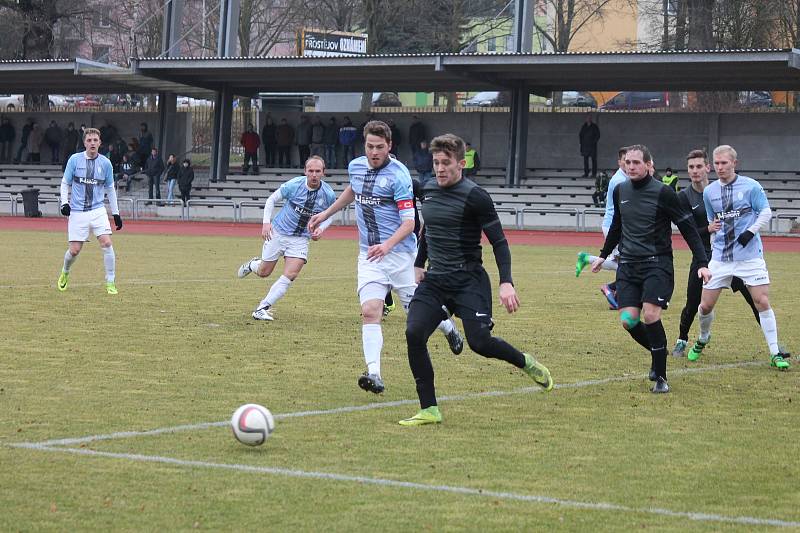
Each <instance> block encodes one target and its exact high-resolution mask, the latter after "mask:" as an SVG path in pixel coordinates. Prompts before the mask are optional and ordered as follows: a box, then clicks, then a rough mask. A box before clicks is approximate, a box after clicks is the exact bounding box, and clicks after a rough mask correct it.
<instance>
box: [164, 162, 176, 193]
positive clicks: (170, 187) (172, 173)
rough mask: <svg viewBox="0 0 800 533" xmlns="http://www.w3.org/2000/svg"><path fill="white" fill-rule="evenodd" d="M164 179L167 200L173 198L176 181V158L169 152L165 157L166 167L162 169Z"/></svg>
mask: <svg viewBox="0 0 800 533" xmlns="http://www.w3.org/2000/svg"><path fill="white" fill-rule="evenodd" d="M164 179H165V180H166V181H167V200H174V199H175V184H176V183H177V182H178V159H177V158H176V157H175V154H169V157H168V158H167V169H166V170H165V171H164Z"/></svg>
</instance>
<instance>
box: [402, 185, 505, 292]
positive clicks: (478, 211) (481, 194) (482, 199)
mask: <svg viewBox="0 0 800 533" xmlns="http://www.w3.org/2000/svg"><path fill="white" fill-rule="evenodd" d="M422 218H423V220H424V226H423V229H422V236H421V238H420V245H419V251H418V252H417V259H416V262H415V263H414V264H415V266H417V267H420V268H422V267H424V266H425V261H426V260H427V261H428V272H430V273H435V274H448V273H452V272H459V271H470V270H476V269H477V268H482V263H483V259H482V253H481V232H483V233H484V234H486V237H487V238H488V239H489V242H490V243H491V244H492V247H493V251H494V258H495V262H496V263H497V269H498V270H499V272H500V283H513V280H512V278H511V250H510V248H509V246H508V241H507V240H506V236H505V233H504V232H503V226H502V225H501V224H500V218H499V217H498V216H497V211H495V209H494V202H492V198H491V196H489V193H487V192H486V191H485V190H483V189H482V188H480V187H479V186H478V185H477V184H475V182H473V181H471V180H469V179H466V178H462V179H461V180H460V181H459V182H457V183H456V184H455V185H453V186H452V187H447V188H444V189H443V188H440V187H439V185H438V184H437V183H436V181H435V180H429V181H428V182H427V183H426V184H425V187H424V188H423V191H422Z"/></svg>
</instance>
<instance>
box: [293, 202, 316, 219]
mask: <svg viewBox="0 0 800 533" xmlns="http://www.w3.org/2000/svg"><path fill="white" fill-rule="evenodd" d="M292 209H294V212H295V213H297V214H298V215H300V216H307V217H310V216H311V215H313V214H314V212H313V211H312V210H311V209H306V207H305V206H303V205H297V204H293V205H292Z"/></svg>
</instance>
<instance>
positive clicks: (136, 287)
mask: <svg viewBox="0 0 800 533" xmlns="http://www.w3.org/2000/svg"><path fill="white" fill-rule="evenodd" d="M2 235H3V237H4V240H5V249H6V250H7V253H4V254H2V256H0V295H2V300H3V302H4V306H5V308H6V312H5V317H4V329H5V332H6V333H5V334H4V335H3V343H2V347H0V376H1V377H0V380H2V383H0V406H2V407H3V408H2V409H0V428H2V431H0V464H3V465H4V466H5V465H13V467H11V468H2V469H0V486H2V487H3V488H4V490H3V491H0V508H2V509H3V510H4V511H3V512H2V513H0V530H66V529H81V530H101V529H102V530H131V529H134V530H140V529H153V530H155V529H167V530H189V529H205V530H243V529H252V528H254V527H255V528H257V529H267V530H288V529H297V530H303V531H308V530H321V529H325V530H330V531H351V530H362V529H368V528H369V529H374V528H375V527H378V528H381V529H385V530H388V531H394V530H420V529H432V530H436V531H439V530H442V531H451V530H453V531H454V530H465V529H467V530H488V529H492V530H522V529H528V530H530V529H552V530H561V531H585V530H587V529H589V528H591V529H596V530H627V529H632V528H641V527H646V528H652V529H658V530H664V531H684V530H687V529H692V530H698V531H719V530H722V529H724V530H741V531H754V530H771V529H775V528H774V527H772V526H770V525H769V523H768V522H766V521H767V520H779V521H784V522H797V521H800V511H798V508H800V489H798V488H797V484H796V480H797V479H798V478H800V466H799V465H798V462H797V461H796V460H795V457H796V452H794V450H793V448H792V444H793V442H794V441H795V440H796V420H797V415H796V407H795V405H793V403H794V402H796V401H797V394H796V392H797V391H798V385H800V378H798V376H799V375H800V363H798V361H797V360H796V359H793V360H792V362H793V363H794V364H795V367H794V368H793V369H792V370H791V371H790V372H787V373H778V372H777V371H774V370H771V369H769V368H768V366H767V354H766V348H765V346H764V340H763V335H762V334H761V331H760V329H759V328H758V327H757V326H756V324H755V321H754V320H753V317H752V315H751V314H750V313H749V310H747V308H746V305H745V303H744V301H743V299H742V298H741V297H740V296H738V295H731V294H727V293H726V294H723V297H722V299H721V301H720V306H719V308H718V315H717V316H718V319H717V322H716V323H715V328H714V339H713V341H712V344H711V345H709V348H708V349H707V353H704V355H703V358H702V359H701V360H700V361H699V362H698V363H695V364H691V365H689V363H688V362H686V361H685V360H683V361H677V360H675V359H672V358H670V361H669V367H670V370H671V371H673V375H672V379H671V383H670V384H671V385H672V387H673V392H672V393H671V394H669V395H667V396H666V397H656V396H653V395H651V394H649V392H647V391H648V387H649V383H648V382H647V381H646V378H644V374H645V373H646V370H647V366H648V358H647V357H646V355H645V354H644V353H643V352H642V350H641V349H640V348H638V347H637V346H636V345H635V343H634V342H633V341H632V340H631V339H630V338H629V337H628V336H627V335H626V334H625V333H623V332H622V330H621V328H620V327H619V326H618V325H617V319H616V315H615V313H612V312H610V311H607V310H606V307H605V306H604V305H603V298H602V296H601V295H600V293H599V291H598V286H599V284H600V283H601V282H602V281H604V280H607V279H608V275H607V274H598V275H590V274H588V273H584V274H583V275H582V276H581V277H580V278H578V279H575V277H574V270H573V264H574V257H575V253H576V252H577V250H576V249H573V248H565V247H526V246H515V247H513V249H512V254H513V257H514V264H515V268H514V273H515V283H516V286H517V288H518V291H519V293H520V297H521V299H522V303H523V308H522V310H521V311H520V312H519V313H517V314H515V315H511V316H509V315H506V314H500V311H499V308H498V307H496V308H495V311H496V313H497V318H498V321H497V327H496V328H495V333H496V334H498V335H501V336H502V337H504V338H506V339H507V340H509V341H510V342H512V343H513V344H515V345H517V346H519V347H521V348H524V349H526V350H529V351H531V352H533V353H535V354H537V356H539V358H540V359H541V360H542V361H543V362H544V363H545V364H547V365H548V367H549V368H550V369H551V371H552V373H553V376H554V378H555V380H556V383H557V384H559V385H566V384H575V383H579V382H585V381H587V380H603V379H605V378H619V379H615V380H612V381H605V382H601V383H598V384H593V385H592V384H590V385H586V386H575V387H560V388H558V389H557V390H555V391H554V392H552V393H550V394H543V393H530V394H524V393H521V394H512V395H505V396H488V395H483V396H481V395H479V394H480V393H484V392H491V391H515V390H517V389H520V388H523V387H530V386H531V385H532V382H531V381H530V380H529V379H528V378H526V377H525V375H524V374H523V373H522V372H520V371H517V370H515V369H513V368H511V367H509V366H508V365H506V364H504V363H502V362H499V361H489V360H485V359H483V358H481V357H479V356H477V355H475V354H474V353H472V352H470V351H469V350H468V349H467V350H465V354H463V355H462V356H460V357H454V356H452V354H450V353H449V351H448V350H447V346H446V342H445V341H444V339H443V338H442V337H441V336H440V335H439V334H435V335H434V337H433V338H432V342H431V347H432V349H431V351H432V357H433V358H434V365H435V369H436V372H437V385H438V389H439V394H440V395H442V396H444V395H469V394H473V395H474V396H472V397H468V398H462V399H460V400H453V401H450V402H447V401H442V403H441V407H442V411H443V413H444V417H445V422H444V424H442V425H441V426H437V427H425V428H402V427H400V426H399V425H397V424H396V421H397V420H398V419H400V418H403V417H406V416H408V415H410V414H412V413H413V412H414V411H415V410H416V406H415V405H400V406H396V407H384V408H378V409H370V410H365V411H354V412H343V413H338V414H334V415H326V416H306V417H297V418H284V419H280V420H279V421H278V424H277V428H276V432H275V434H274V435H273V436H272V437H271V438H270V440H269V441H267V443H266V444H265V445H264V446H262V447H260V448H256V449H249V448H246V447H244V446H242V445H240V444H238V443H237V442H235V441H234V439H233V437H232V436H231V435H230V432H229V430H228V429H227V428H225V427H211V428H208V429H198V430H193V431H184V432H180V433H171V434H161V435H153V436H143V437H135V438H128V439H114V440H107V441H97V442H90V443H83V444H79V445H75V448H76V449H77V450H79V451H85V452H101V453H108V454H138V455H140V456H150V457H169V458H173V459H176V460H178V461H185V462H188V463H190V464H184V465H181V464H169V463H163V462H161V463H159V462H145V461H140V460H132V459H126V458H123V457H119V458H114V457H103V456H82V455H77V454H74V453H64V452H46V451H41V450H32V449H23V448H12V447H10V446H9V445H11V444H13V443H19V442H41V441H45V440H48V439H58V438H64V437H82V436H86V435H96V434H101V433H113V432H117V431H130V430H148V429H153V428H160V427H170V426H175V425H180V424H192V423H201V422H217V421H222V420H225V419H226V418H228V417H229V416H230V414H231V413H232V412H233V410H234V409H235V408H236V407H237V406H238V405H240V404H242V403H245V402H250V401H252V402H257V403H262V404H264V405H266V406H267V407H269V408H270V409H271V410H272V411H273V413H275V414H283V413H293V412H298V411H306V410H317V409H333V408H337V407H343V406H369V405H370V404H374V403H375V402H392V401H401V400H413V399H414V398H415V393H414V384H413V379H412V378H411V375H410V372H409V370H408V364H407V361H406V353H405V346H404V339H403V328H404V320H403V318H404V317H403V314H402V311H397V312H395V313H393V314H392V315H390V316H389V318H388V319H387V320H386V321H385V322H384V326H385V327H384V336H385V348H384V363H383V367H384V377H385V379H386V383H387V392H386V393H385V394H384V395H383V396H382V397H374V396H372V395H367V394H365V393H364V392H363V391H361V390H360V389H358V388H357V386H356V378H357V376H358V375H359V374H360V372H361V371H362V370H363V359H362V355H361V347H360V335H359V331H360V320H359V316H358V304H357V299H356V296H355V294H354V284H355V272H354V271H355V252H356V245H355V243H352V242H348V241H325V240H323V241H320V242H319V243H315V244H313V246H312V251H311V255H310V262H309V264H308V265H307V266H306V268H305V269H304V270H303V273H302V274H301V276H300V278H299V279H298V281H297V282H296V283H295V284H294V285H293V286H292V287H291V288H290V290H289V293H288V294H287V296H286V298H285V299H284V300H283V301H281V302H280V303H279V304H278V306H277V307H276V310H275V316H276V321H275V322H273V323H268V324H264V323H257V322H255V321H253V320H252V319H251V318H250V316H249V313H250V312H251V311H252V307H253V306H254V305H255V304H256V303H257V302H258V300H259V299H260V298H261V297H262V296H263V294H264V291H265V290H266V288H267V287H268V284H269V283H270V282H271V281H272V279H274V278H271V279H270V280H268V281H264V280H258V279H257V278H254V277H253V276H251V277H249V278H247V279H245V280H238V279H236V277H235V271H236V268H237V267H238V265H239V264H240V263H241V262H242V261H243V260H245V259H248V258H250V257H252V256H253V255H256V254H257V253H258V250H259V242H258V238H257V237H255V236H254V237H253V238H249V239H242V238H229V237H228V238H225V237H187V236H176V235H172V236H170V235H165V236H148V235H132V234H131V235H128V234H125V233H124V231H123V232H122V233H119V234H116V235H115V236H114V243H115V249H116V250H117V254H118V269H119V275H118V287H119V289H120V294H119V295H118V296H116V297H111V296H108V295H106V294H105V293H104V290H103V279H102V259H101V255H100V253H99V250H98V248H97V246H96V244H90V245H87V246H86V247H85V249H84V253H83V254H82V255H81V257H80V258H79V259H78V261H77V262H76V264H75V266H74V268H73V274H72V276H71V281H70V287H69V290H68V291H67V292H65V293H59V292H58V291H57V290H56V289H55V279H56V277H57V274H58V269H59V266H60V263H61V258H62V257H63V253H64V250H65V248H66V245H65V242H64V235H63V233H62V232H58V233H45V232H3V233H2ZM676 258H677V259H676V265H677V269H676V280H677V282H676V291H675V296H674V297H673V307H672V308H671V309H670V310H669V311H668V312H667V313H666V317H665V326H666V328H667V331H668V338H669V341H670V343H672V342H674V339H675V336H676V332H677V322H678V315H679V313H680V307H681V306H682V304H683V292H684V287H685V277H686V266H687V265H688V262H689V261H688V254H687V253H685V252H680V253H678V254H677V255H676ZM486 259H487V266H488V267H489V268H488V270H489V272H490V275H491V276H492V278H493V279H496V268H495V267H494V264H493V259H492V258H491V254H490V253H489V255H488V256H487V258H486ZM796 260H797V254H788V253H782V254H771V255H768V258H767V262H768V265H769V267H770V274H771V277H772V279H773V285H772V296H771V299H772V301H773V305H774V307H775V310H776V315H777V318H778V327H779V331H780V336H781V340H782V341H783V342H784V343H786V344H787V345H788V346H789V348H791V349H792V350H793V351H796V350H797V349H798V347H800V335H798V330H797V329H796V328H793V327H792V325H793V324H796V323H797V321H798V319H800V316H798V315H799V314H800V312H798V310H797V305H796V302H798V301H800V288H798V287H797V286H796V285H795V284H794V283H792V277H793V275H794V272H795V268H794V265H795V263H796ZM694 332H696V325H695V330H694ZM748 362H754V364H752V365H745V366H737V367H732V366H731V367H726V368H720V369H714V365H733V364H736V363H748ZM762 363H763V364H762ZM683 368H701V369H706V371H701V372H687V373H682V374H681V373H678V372H674V371H675V370H678V369H683ZM191 462H204V463H210V464H218V465H241V466H243V467H247V468H251V469H254V470H255V471H250V472H248V471H246V470H241V471H237V470H227V469H223V468H207V467H202V466H199V465H195V466H192V465H191ZM275 468H279V469H286V470H287V471H294V472H297V471H301V472H321V473H328V474H336V475H340V476H342V477H348V476H349V477H350V478H358V477H361V478H363V480H362V481H355V480H350V481H348V480H343V479H321V478H308V477H305V478H304V477H292V476H289V475H281V474H280V473H276V472H275V471H270V470H269V469H275ZM259 469H260V470H259ZM366 480H389V481H391V482H395V484H388V485H387V484H374V483H372V482H369V481H366ZM398 483H399V484H402V483H406V484H420V485H424V486H426V487H441V486H447V487H456V488H462V489H470V490H475V489H480V490H483V491H486V492H485V493H486V494H487V495H486V496H483V497H479V496H477V495H476V494H474V493H469V492H468V491H467V492H463V493H458V492H444V491H441V490H439V491H437V490H429V489H425V488H420V487H416V488H415V486H414V485H408V486H401V485H398ZM503 495H523V496H524V495H527V496H541V497H544V498H542V499H540V500H538V501H536V500H534V501H525V500H519V499H513V498H509V497H505V496H503ZM547 498H551V499H553V500H552V501H550V500H547ZM568 502H574V503H576V504H581V503H583V504H610V505H608V506H606V507H603V506H602V505H594V506H591V505H587V506H585V507H581V506H580V505H568V504H567V503H568ZM654 509H662V510H669V511H673V512H675V513H685V514H673V515H670V514H663V513H662V514H659V513H656V512H653V510H654ZM703 513H704V514H706V515H719V516H721V517H755V518H757V519H759V520H762V521H760V522H759V521H756V522H754V523H750V524H746V523H739V524H737V523H731V522H726V521H720V520H714V519H712V520H701V519H700V518H702V517H703V516H701V514H703ZM254 517H257V518H254ZM254 521H255V522H254Z"/></svg>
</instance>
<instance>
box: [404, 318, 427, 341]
mask: <svg viewBox="0 0 800 533" xmlns="http://www.w3.org/2000/svg"><path fill="white" fill-rule="evenodd" d="M422 331H423V328H422V327H421V324H415V323H411V322H408V323H406V343H408V345H409V346H420V345H422V346H424V345H425V343H426V342H427V341H428V339H426V338H425V335H423V333H422Z"/></svg>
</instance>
